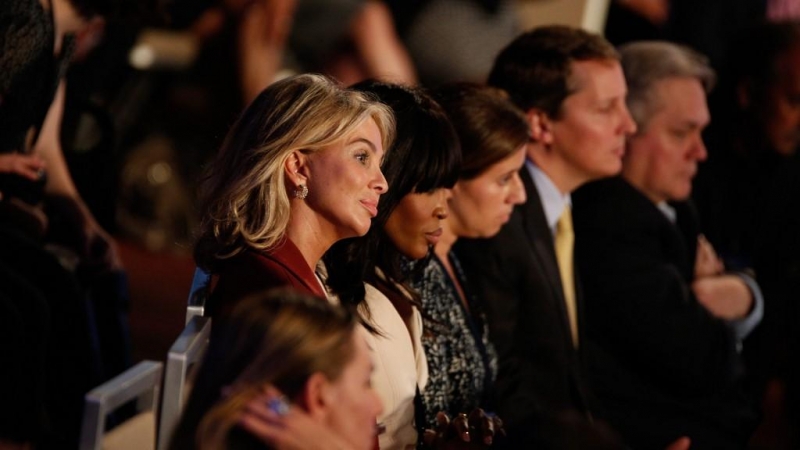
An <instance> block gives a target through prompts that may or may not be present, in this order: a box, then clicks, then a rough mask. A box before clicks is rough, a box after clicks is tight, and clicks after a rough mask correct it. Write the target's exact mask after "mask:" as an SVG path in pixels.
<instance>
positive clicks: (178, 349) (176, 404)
mask: <svg viewBox="0 0 800 450" xmlns="http://www.w3.org/2000/svg"><path fill="white" fill-rule="evenodd" d="M210 333H211V319H210V318H208V317H203V316H201V315H194V316H193V317H190V318H189V322H188V323H187V325H186V328H184V330H183V332H182V333H181V334H180V336H178V339H177V340H176V341H175V343H174V344H172V347H170V349H169V354H168V355H167V365H166V370H165V372H166V373H165V375H164V394H163V396H162V402H161V417H160V419H161V420H160V425H159V437H158V448H159V450H164V449H166V448H167V446H168V445H169V439H170V437H171V435H172V431H173V429H174V428H175V426H176V424H177V422H178V419H179V418H180V416H181V411H182V410H183V406H184V403H185V402H186V399H187V398H188V392H189V388H188V385H187V380H188V378H189V376H190V375H191V372H192V369H193V368H194V367H195V366H196V365H197V363H198V362H199V361H200V360H201V359H202V358H203V354H204V353H205V350H206V348H207V347H208V337H209V335H210Z"/></svg>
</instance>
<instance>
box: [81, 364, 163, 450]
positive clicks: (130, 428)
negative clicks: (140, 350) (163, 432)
mask: <svg viewBox="0 0 800 450" xmlns="http://www.w3.org/2000/svg"><path fill="white" fill-rule="evenodd" d="M162 368H163V364H162V363H160V362H156V361H142V362H140V363H139V364H137V365H135V366H133V367H131V368H130V369H128V370H126V371H125V372H123V373H121V374H120V375H118V376H116V377H114V378H113V379H111V380H109V381H107V382H105V383H103V384H101V385H100V386H98V387H96V388H94V389H92V390H91V391H89V393H87V394H86V397H85V398H86V405H85V409H84V413H83V425H82V427H81V440H80V449H81V450H100V449H104V450H129V449H130V450H134V449H135V450H152V449H155V447H156V407H157V405H158V396H159V387H160V385H161V373H162ZM134 399H136V400H137V411H139V413H138V414H137V415H135V416H134V417H132V418H130V419H128V420H127V421H125V422H123V423H121V424H119V425H117V426H116V427H115V428H113V429H112V430H110V431H109V432H106V431H105V427H106V417H107V415H108V414H110V413H112V412H114V411H115V410H116V409H118V408H119V407H121V406H123V405H125V404H126V403H128V402H130V401H131V400H134Z"/></svg>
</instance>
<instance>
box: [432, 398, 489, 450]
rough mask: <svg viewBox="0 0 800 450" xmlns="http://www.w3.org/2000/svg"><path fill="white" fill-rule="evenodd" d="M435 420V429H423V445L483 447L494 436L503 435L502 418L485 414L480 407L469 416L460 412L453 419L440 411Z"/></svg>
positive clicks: (453, 448)
mask: <svg viewBox="0 0 800 450" xmlns="http://www.w3.org/2000/svg"><path fill="white" fill-rule="evenodd" d="M436 422H437V425H436V429H435V430H430V429H429V430H425V433H424V435H423V441H424V442H425V445H426V446H427V447H429V448H432V449H437V450H456V449H465V450H467V449H469V450H473V449H485V448H488V447H489V446H491V445H492V443H493V442H494V439H495V437H496V436H505V430H503V422H502V420H500V419H499V418H498V417H496V416H490V415H487V414H486V413H485V412H484V411H483V410H482V409H480V408H476V409H474V410H472V412H471V413H470V415H469V417H468V416H467V415H466V414H463V413H462V414H459V415H458V416H456V417H455V418H454V419H453V420H450V418H449V417H448V416H447V414H445V413H444V412H441V411H440V412H439V413H438V414H436Z"/></svg>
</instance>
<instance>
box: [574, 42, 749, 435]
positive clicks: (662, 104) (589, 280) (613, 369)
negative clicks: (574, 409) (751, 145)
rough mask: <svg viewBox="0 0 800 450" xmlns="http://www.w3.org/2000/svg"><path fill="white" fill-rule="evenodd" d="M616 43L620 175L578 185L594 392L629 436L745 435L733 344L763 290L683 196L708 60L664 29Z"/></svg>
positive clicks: (710, 78) (692, 168) (704, 112)
mask: <svg viewBox="0 0 800 450" xmlns="http://www.w3.org/2000/svg"><path fill="white" fill-rule="evenodd" d="M620 52H621V55H622V65H623V68H624V70H625V76H626V78H627V80H628V85H629V87H630V91H629V94H628V98H627V103H628V108H629V109H630V111H631V113H632V115H633V117H634V119H635V120H636V123H637V127H638V132H637V134H636V135H635V136H633V137H632V138H631V139H630V140H629V141H628V144H627V146H626V153H625V157H624V159H623V169H622V175H621V176H620V177H615V178H611V179H607V180H601V181H597V182H594V183H590V184H587V185H586V186H584V187H582V188H581V189H579V190H578V191H577V192H576V193H575V195H574V196H573V200H574V220H575V233H576V235H577V236H578V237H577V242H576V254H575V255H576V262H577V263H578V267H579V270H580V273H581V275H582V281H583V287H584V294H585V298H586V318H587V324H588V326H587V328H586V339H587V341H590V342H591V343H592V353H591V359H590V363H589V373H591V379H592V388H593V392H594V393H595V394H596V395H597V396H598V397H599V399H600V400H601V401H602V404H603V406H604V409H603V412H604V413H605V415H604V416H603V418H605V419H607V420H608V421H609V422H610V423H611V424H612V426H614V428H615V429H616V430H617V431H619V432H620V433H621V434H622V436H623V438H624V439H625V442H626V443H627V444H628V445H630V446H631V447H633V448H637V449H648V448H663V447H664V446H665V445H666V444H667V443H669V442H672V441H673V440H675V439H676V438H678V437H680V436H688V437H689V438H690V439H691V443H692V448H693V449H706V448H712V449H717V448H725V449H733V448H744V446H745V445H746V443H747V440H748V438H749V435H750V433H751V432H752V431H753V429H754V425H755V420H754V419H755V415H754V412H753V410H752V408H751V405H750V404H749V401H748V399H747V397H746V396H745V394H744V390H743V389H742V383H741V381H742V377H741V376H742V371H741V367H740V358H739V354H738V351H739V348H740V342H741V340H742V339H743V338H744V337H745V336H746V335H747V334H748V333H749V332H750V331H751V330H752V329H753V327H754V326H755V325H757V324H758V322H759V321H760V319H761V315H762V314H763V301H762V300H761V298H760V291H759V288H758V286H757V284H756V283H755V281H754V280H753V278H751V277H749V276H748V275H745V274H742V273H739V274H734V273H726V272H725V270H724V265H723V263H722V262H721V261H720V260H719V258H717V256H716V254H715V252H714V249H713V247H712V246H711V244H709V243H708V241H707V240H705V239H704V238H703V236H702V235H701V234H699V227H698V223H697V219H696V214H695V211H694V209H693V208H692V205H691V204H690V203H688V202H687V201H686V200H688V198H689V196H690V194H691V190H692V179H693V178H694V175H695V173H696V172H697V166H698V164H699V163H700V162H702V161H704V160H705V159H706V156H707V154H706V149H705V146H704V144H703V140H702V137H701V132H702V131H703V129H704V128H705V127H706V125H708V123H709V120H710V116H709V112H708V107H707V105H706V93H707V91H708V90H709V89H710V87H711V85H712V84H713V82H714V72H713V71H712V69H711V68H710V67H709V66H708V65H707V63H706V59H705V57H703V56H702V55H699V54H698V53H696V52H694V51H692V50H690V49H688V48H685V47H681V46H678V45H675V44H670V43H666V42H640V43H634V44H629V45H627V46H624V47H622V48H621V50H620Z"/></svg>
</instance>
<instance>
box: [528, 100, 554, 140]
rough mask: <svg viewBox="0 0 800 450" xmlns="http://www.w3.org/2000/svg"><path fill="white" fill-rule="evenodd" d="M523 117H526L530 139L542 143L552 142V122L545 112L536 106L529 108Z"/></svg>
mask: <svg viewBox="0 0 800 450" xmlns="http://www.w3.org/2000/svg"><path fill="white" fill-rule="evenodd" d="M525 117H526V118H527V119H528V126H529V127H530V129H531V139H532V140H533V141H534V142H536V143H539V144H544V145H550V144H552V143H553V132H552V129H553V128H552V126H553V123H552V120H551V119H550V117H549V116H548V115H547V113H546V112H544V111H542V110H541V109H538V108H531V109H529V110H528V112H527V113H525Z"/></svg>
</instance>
